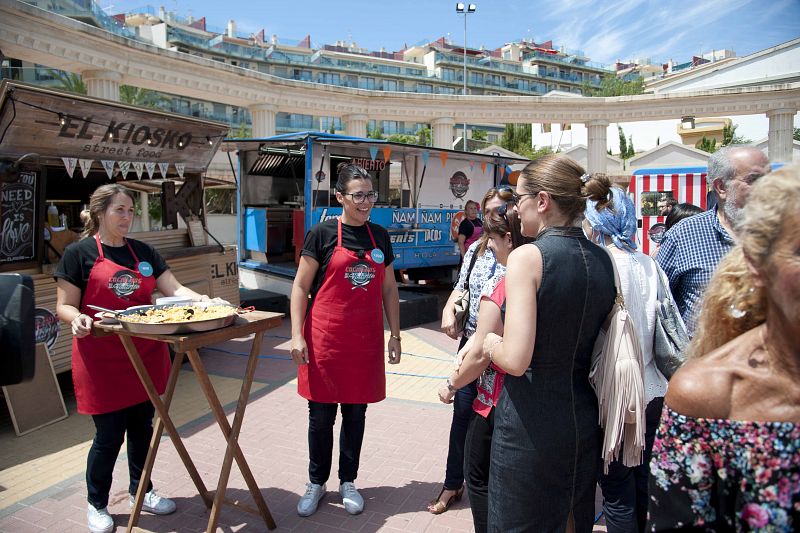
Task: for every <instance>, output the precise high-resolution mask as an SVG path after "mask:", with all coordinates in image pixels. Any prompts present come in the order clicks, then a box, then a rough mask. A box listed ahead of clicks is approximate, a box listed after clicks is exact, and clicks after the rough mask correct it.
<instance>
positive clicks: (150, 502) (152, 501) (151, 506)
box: [128, 489, 177, 514]
mask: <svg viewBox="0 0 800 533" xmlns="http://www.w3.org/2000/svg"><path fill="white" fill-rule="evenodd" d="M128 507H130V508H133V495H131V497H130V499H129V500H128ZM176 507H177V506H176V505H175V502H174V501H172V500H170V499H169V498H165V497H163V496H159V495H158V494H156V491H155V489H153V490H151V491H150V492H148V493H147V494H145V495H144V502H142V511H147V512H148V513H153V514H172V513H174V512H175V509H176Z"/></svg>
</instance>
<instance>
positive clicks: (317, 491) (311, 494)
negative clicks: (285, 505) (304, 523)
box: [297, 483, 325, 516]
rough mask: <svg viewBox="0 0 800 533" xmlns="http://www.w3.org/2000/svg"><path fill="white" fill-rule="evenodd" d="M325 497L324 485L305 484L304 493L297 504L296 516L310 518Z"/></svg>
mask: <svg viewBox="0 0 800 533" xmlns="http://www.w3.org/2000/svg"><path fill="white" fill-rule="evenodd" d="M323 496H325V483H323V484H322V485H317V484H316V483H306V493H305V494H303V496H302V497H301V498H300V501H299V502H297V514H299V515H300V516H311V515H312V514H314V513H315V512H316V511H317V506H318V505H319V502H320V500H321V499H322V497H323Z"/></svg>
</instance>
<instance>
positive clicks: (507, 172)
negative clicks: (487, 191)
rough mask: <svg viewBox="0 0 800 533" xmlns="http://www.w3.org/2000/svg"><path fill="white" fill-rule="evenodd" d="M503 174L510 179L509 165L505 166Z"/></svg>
mask: <svg viewBox="0 0 800 533" xmlns="http://www.w3.org/2000/svg"><path fill="white" fill-rule="evenodd" d="M504 174H508V177H509V179H510V178H511V165H506V168H505V172H504Z"/></svg>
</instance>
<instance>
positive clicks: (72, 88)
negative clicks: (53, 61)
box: [49, 69, 88, 94]
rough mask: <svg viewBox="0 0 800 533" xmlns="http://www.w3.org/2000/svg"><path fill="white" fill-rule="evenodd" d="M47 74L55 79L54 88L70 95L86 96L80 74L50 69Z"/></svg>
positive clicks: (84, 85) (86, 91)
mask: <svg viewBox="0 0 800 533" xmlns="http://www.w3.org/2000/svg"><path fill="white" fill-rule="evenodd" d="M49 74H50V75H51V76H53V78H55V79H56V85H55V87H56V88H57V89H62V90H64V91H68V92H71V93H78V94H87V93H88V90H87V89H86V84H85V83H84V82H83V78H81V76H80V74H74V73H72V72H65V71H63V70H54V69H50V71H49Z"/></svg>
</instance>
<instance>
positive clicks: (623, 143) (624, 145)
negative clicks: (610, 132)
mask: <svg viewBox="0 0 800 533" xmlns="http://www.w3.org/2000/svg"><path fill="white" fill-rule="evenodd" d="M617 132H618V133H619V156H620V157H621V158H622V159H627V158H628V140H627V139H626V138H625V131H624V130H623V129H622V126H619V125H617Z"/></svg>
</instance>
